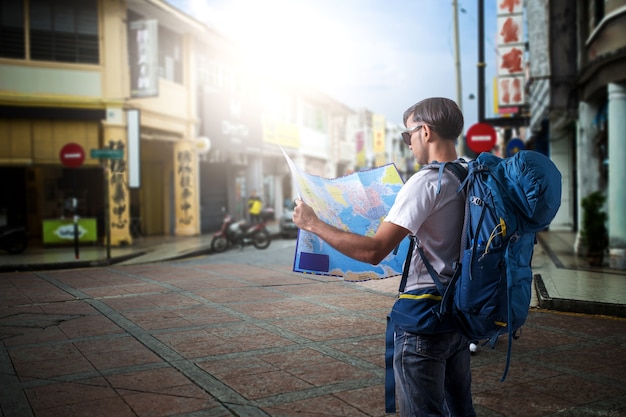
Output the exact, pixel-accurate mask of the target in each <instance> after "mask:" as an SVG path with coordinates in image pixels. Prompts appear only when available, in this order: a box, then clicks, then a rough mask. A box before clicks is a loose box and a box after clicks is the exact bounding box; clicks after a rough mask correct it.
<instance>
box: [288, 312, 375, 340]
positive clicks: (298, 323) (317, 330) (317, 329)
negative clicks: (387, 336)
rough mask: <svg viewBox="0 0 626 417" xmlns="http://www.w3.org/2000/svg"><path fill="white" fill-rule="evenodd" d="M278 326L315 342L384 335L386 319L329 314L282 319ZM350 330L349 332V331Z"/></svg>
mask: <svg viewBox="0 0 626 417" xmlns="http://www.w3.org/2000/svg"><path fill="white" fill-rule="evenodd" d="M276 323H277V325H280V326H281V327H284V328H285V329H288V330H290V331H292V332H294V333H296V334H298V335H300V336H302V337H305V338H307V339H310V340H313V341H322V340H332V339H338V338H343V337H347V336H350V337H358V336H368V335H374V334H377V335H382V334H384V333H385V328H386V319H385V318H384V317H381V318H380V319H378V320H367V319H364V318H361V317H354V316H345V315H336V314H329V315H325V316H314V317H302V319H301V320H289V319H281V320H277V321H276ZM348 329H349V330H348Z"/></svg>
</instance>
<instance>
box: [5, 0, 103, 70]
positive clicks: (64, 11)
mask: <svg viewBox="0 0 626 417" xmlns="http://www.w3.org/2000/svg"><path fill="white" fill-rule="evenodd" d="M2 1H3V2H4V1H5V0H2ZM99 55H100V54H99V45H98V0H54V1H52V0H30V58H31V59H33V60H40V61H57V62H75V63H85V64H97V63H98V62H100V56H99Z"/></svg>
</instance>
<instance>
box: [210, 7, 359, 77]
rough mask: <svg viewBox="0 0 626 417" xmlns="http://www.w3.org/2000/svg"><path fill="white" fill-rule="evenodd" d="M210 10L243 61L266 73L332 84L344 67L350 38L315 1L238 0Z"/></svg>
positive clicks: (345, 71) (273, 75)
mask: <svg viewBox="0 0 626 417" xmlns="http://www.w3.org/2000/svg"><path fill="white" fill-rule="evenodd" d="M223 4H224V5H225V6H226V8H225V9H222V10H219V11H217V10H215V13H216V15H215V19H212V20H214V22H215V24H216V25H217V26H218V28H219V29H220V30H221V31H223V32H224V33H226V34H227V35H228V36H229V37H231V38H232V39H233V40H234V41H236V42H237V44H239V45H240V46H241V47H242V50H243V52H244V56H245V57H246V58H247V62H248V65H250V66H251V67H252V68H254V70H255V71H257V72H259V73H261V74H263V75H264V76H266V77H270V78H274V79H279V80H288V81H292V82H304V83H306V84H309V85H311V86H314V87H318V88H321V89H329V88H332V86H333V85H334V84H336V83H337V79H338V78H340V77H342V76H343V75H344V74H346V73H348V71H349V69H348V68H347V67H348V66H350V65H351V62H350V55H351V54H350V51H351V50H353V48H352V46H351V42H353V41H351V39H350V38H349V36H348V34H347V33H346V31H345V30H344V29H343V27H342V26H341V25H339V24H338V23H337V22H336V21H334V20H333V18H332V16H324V15H323V14H322V13H321V12H320V11H319V10H317V9H315V5H314V4H315V3H309V4H303V3H300V2H294V1H289V0H270V1H264V2H259V1H255V0H240V1H230V2H226V3H223Z"/></svg>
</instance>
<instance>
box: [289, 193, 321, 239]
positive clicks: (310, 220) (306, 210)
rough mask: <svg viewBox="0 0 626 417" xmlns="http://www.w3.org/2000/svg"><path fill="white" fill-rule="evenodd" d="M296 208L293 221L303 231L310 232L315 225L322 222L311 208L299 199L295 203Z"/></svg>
mask: <svg viewBox="0 0 626 417" xmlns="http://www.w3.org/2000/svg"><path fill="white" fill-rule="evenodd" d="M295 203H296V207H295V208H294V210H293V216H292V220H293V222H294V223H295V224H296V226H298V228H300V229H302V230H306V231H308V232H310V231H311V230H312V227H313V224H315V222H318V221H320V220H319V218H318V217H317V215H316V214H315V212H314V211H313V209H312V208H311V206H309V205H308V204H306V203H305V202H304V201H302V200H300V199H299V198H297V199H296V201H295Z"/></svg>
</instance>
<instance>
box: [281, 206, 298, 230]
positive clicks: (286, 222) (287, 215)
mask: <svg viewBox="0 0 626 417" xmlns="http://www.w3.org/2000/svg"><path fill="white" fill-rule="evenodd" d="M293 209H294V205H293V204H292V205H290V206H288V207H285V209H284V210H283V214H282V216H280V220H279V222H278V226H279V229H280V235H281V236H282V237H286V238H288V237H296V236H297V235H298V226H296V225H295V224H294V222H293V220H292V219H291V218H292V217H293Z"/></svg>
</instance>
